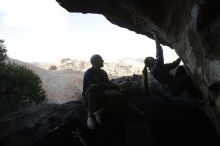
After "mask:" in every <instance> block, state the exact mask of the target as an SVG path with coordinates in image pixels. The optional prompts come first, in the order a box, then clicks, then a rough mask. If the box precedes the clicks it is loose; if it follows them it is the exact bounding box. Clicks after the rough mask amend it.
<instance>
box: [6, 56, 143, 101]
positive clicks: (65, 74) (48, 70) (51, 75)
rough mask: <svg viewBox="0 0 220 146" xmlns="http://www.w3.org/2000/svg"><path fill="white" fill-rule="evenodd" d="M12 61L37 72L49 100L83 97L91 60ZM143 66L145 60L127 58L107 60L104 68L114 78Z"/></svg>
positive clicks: (138, 70)
mask: <svg viewBox="0 0 220 146" xmlns="http://www.w3.org/2000/svg"><path fill="white" fill-rule="evenodd" d="M10 62H14V63H16V64H18V65H22V66H26V67H27V68H29V69H31V70H32V71H33V72H35V73H36V74H37V75H38V76H39V77H40V78H41V80H42V86H43V88H44V90H45V91H46V95H47V102H48V103H56V104H62V103H66V102H68V101H72V100H78V99H79V98H80V97H81V93H82V80H83V74H84V71H85V70H86V69H88V68H90V67H91V65H90V63H89V62H86V61H82V60H71V59H62V60H61V61H59V62H58V63H50V64H41V63H27V62H22V61H19V60H15V59H10ZM143 66H144V64H143V60H141V59H129V58H127V59H121V60H118V61H115V62H106V63H104V67H103V69H104V70H106V71H107V72H108V73H109V79H113V78H117V77H121V76H131V75H133V74H141V72H142V69H143Z"/></svg>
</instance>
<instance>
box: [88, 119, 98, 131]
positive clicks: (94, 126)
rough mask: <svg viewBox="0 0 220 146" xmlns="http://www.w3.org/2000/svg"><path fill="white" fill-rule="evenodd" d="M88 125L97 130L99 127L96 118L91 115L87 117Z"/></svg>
mask: <svg viewBox="0 0 220 146" xmlns="http://www.w3.org/2000/svg"><path fill="white" fill-rule="evenodd" d="M87 127H88V128H89V129H91V130H95V129H96V128H97V126H96V123H95V119H94V118H93V117H91V116H88V118H87Z"/></svg>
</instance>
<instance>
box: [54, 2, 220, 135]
mask: <svg viewBox="0 0 220 146" xmlns="http://www.w3.org/2000/svg"><path fill="white" fill-rule="evenodd" d="M57 2H58V3H59V4H60V5H61V6H62V7H64V8H65V9H66V10H68V11H69V12H81V13H97V14H102V15H104V16H105V17H106V18H107V19H108V20H109V21H110V22H111V23H113V24H116V25H118V26H121V27H124V28H127V29H129V30H132V31H135V32H136V33H139V34H143V35H146V36H148V37H150V38H152V32H153V31H157V32H159V38H160V41H161V42H162V43H163V44H164V45H167V46H169V47H171V48H173V49H175V50H176V52H177V54H178V55H179V56H180V57H181V59H182V61H183V62H184V64H185V65H186V66H187V68H188V71H189V72H190V75H191V77H192V79H193V80H194V82H195V83H196V85H197V86H198V88H199V89H200V90H201V91H202V93H203V95H204V97H206V98H208V99H209V101H210V102H212V103H214V105H215V104H217V106H213V107H210V106H209V105H208V106H207V108H208V109H210V110H209V112H210V111H212V113H213V114H212V115H214V117H212V118H214V119H218V118H219V106H220V98H219V96H220V88H219V87H216V90H215V91H209V89H208V88H209V87H210V86H211V85H213V84H214V83H216V82H217V83H219V81H220V67H219V66H220V49H219V48H220V9H219V6H220V4H219V3H218V1H217V0H212V1H208V0H166V1H165V0H89V1H88V0H57ZM146 56H147V54H146ZM213 92H214V94H213ZM209 115H211V114H209ZM215 122H216V123H220V121H215ZM219 131H220V128H219Z"/></svg>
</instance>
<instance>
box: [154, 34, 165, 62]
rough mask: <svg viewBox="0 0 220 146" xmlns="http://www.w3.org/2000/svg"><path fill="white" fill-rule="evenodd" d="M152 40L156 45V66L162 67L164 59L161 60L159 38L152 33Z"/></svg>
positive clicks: (161, 52) (161, 50)
mask: <svg viewBox="0 0 220 146" xmlns="http://www.w3.org/2000/svg"><path fill="white" fill-rule="evenodd" d="M154 39H155V43H156V59H157V60H156V65H163V64H164V58H163V49H162V47H161V46H160V42H159V38H158V35H157V33H156V32H154Z"/></svg>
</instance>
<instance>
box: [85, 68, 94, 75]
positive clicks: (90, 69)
mask: <svg viewBox="0 0 220 146" xmlns="http://www.w3.org/2000/svg"><path fill="white" fill-rule="evenodd" d="M92 70H93V69H92V68H89V69H87V70H86V71H85V74H90V73H92Z"/></svg>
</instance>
